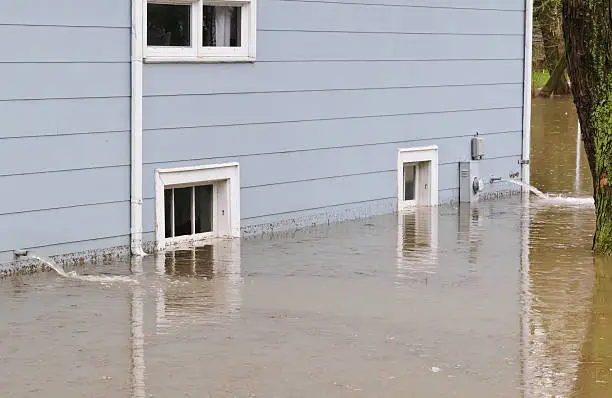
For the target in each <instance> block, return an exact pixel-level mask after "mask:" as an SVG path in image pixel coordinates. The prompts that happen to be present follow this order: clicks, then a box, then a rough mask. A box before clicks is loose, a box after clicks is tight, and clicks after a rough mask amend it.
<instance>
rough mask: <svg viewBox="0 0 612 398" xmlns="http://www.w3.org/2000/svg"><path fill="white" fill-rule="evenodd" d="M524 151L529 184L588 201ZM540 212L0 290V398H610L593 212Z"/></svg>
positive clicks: (509, 211) (304, 240) (368, 229)
mask: <svg viewBox="0 0 612 398" xmlns="http://www.w3.org/2000/svg"><path fill="white" fill-rule="evenodd" d="M562 105H563V104H561V105H558V106H562ZM537 106H538V104H537V103H536V110H537ZM555 106H557V105H555ZM535 117H536V119H537V117H538V116H537V111H536V116H535ZM555 120H556V119H555ZM559 120H560V121H561V122H559V121H557V122H555V123H557V124H556V125H552V126H549V129H550V130H555V129H560V127H559V125H561V124H562V122H563V120H564V119H561V118H559ZM568 125H571V122H568ZM555 126H557V127H555ZM538 131H540V133H538ZM543 131H545V130H544V128H540V130H538V128H536V129H535V130H534V134H536V138H535V140H534V144H537V143H538V142H539V141H538V139H539V138H538V137H537V134H543V133H542V132H543ZM559 141H562V140H560V139H556V140H555V145H561V143H560V142H559ZM567 141H568V142H567V143H566V146H567V148H565V151H566V152H567V151H569V150H570V149H568V148H570V146H571V148H575V142H574V141H573V139H568V140H567ZM560 149H563V148H561V147H560V148H557V150H560ZM533 152H534V156H536V158H535V159H534V161H533V163H534V167H536V166H535V165H536V164H539V165H538V166H537V167H538V172H535V173H534V177H535V178H532V182H533V183H534V185H536V186H537V187H538V188H541V189H542V190H543V191H544V192H554V193H562V194H564V195H572V196H582V197H585V196H588V195H589V192H588V189H585V187H587V188H588V186H589V183H582V182H581V181H582V180H581V179H580V178H578V179H577V178H576V174H575V173H574V174H572V173H571V172H573V171H575V170H576V168H574V167H569V166H568V167H565V168H564V169H563V168H559V167H558V166H557V164H556V163H555V164H554V165H553V164H550V165H549V164H548V163H546V161H545V160H544V159H543V158H541V157H537V156H542V154H541V153H539V152H538V150H534V151H533ZM563 156H565V155H563ZM571 158H572V161H574V160H575V158H574V157H571ZM564 159H565V158H564V157H562V158H560V159H558V161H560V162H562V161H564ZM568 159H569V157H568ZM581 161H582V160H581ZM571 166H573V165H571ZM548 167H550V168H554V169H555V170H557V171H556V173H557V174H555V177H554V179H552V180H551V179H550V178H549V177H547V176H550V175H549V174H548V172H546V170H547V168H548ZM580 167H582V166H581V163H579V167H578V170H579V171H580V172H581V173H582V171H581V170H582V169H581V168H580ZM559 170H561V171H559ZM563 170H565V173H566V175H561V174H559V173H562V172H563ZM568 170H569V171H568ZM539 176H544V177H542V178H543V179H540V177H539ZM547 178H549V179H547ZM577 180H578V183H577V184H576V181H577ZM555 184H556V187H558V189H556V190H555V189H552V188H554V187H555ZM545 202H546V201H539V200H537V199H535V198H533V199H532V200H530V201H525V200H524V199H522V198H520V197H514V198H511V199H508V200H501V201H495V202H483V203H480V204H479V205H477V206H464V205H462V206H460V207H458V208H450V207H440V208H439V209H419V210H416V211H414V212H407V213H405V214H402V215H400V216H381V217H375V218H372V219H369V220H367V221H360V222H348V223H342V224H337V225H333V226H331V227H321V228H317V229H310V230H304V231H299V232H294V233H287V234H286V235H282V234H281V235H280V236H276V237H274V238H269V237H261V238H256V239H250V240H245V241H242V242H235V241H234V242H221V243H218V244H215V245H212V246H206V247H202V248H197V249H193V250H183V251H176V252H168V253H166V254H163V255H159V256H148V257H145V258H144V259H142V260H138V259H135V260H134V262H133V263H131V264H128V263H124V264H107V265H104V266H100V267H97V268H93V267H87V268H84V269H78V270H76V271H78V274H79V275H84V274H90V275H95V274H103V275H107V276H108V275H111V274H121V275H126V274H131V275H132V276H131V277H132V278H134V279H136V280H138V281H139V282H140V283H139V284H126V283H107V284H103V285H100V284H95V283H92V282H91V281H82V280H76V279H64V278H60V277H57V276H56V275H55V274H53V273H40V274H36V275H31V276H20V277H12V278H9V279H4V280H0V300H1V301H2V303H3V305H2V306H0V318H1V319H3V321H4V322H3V324H1V325H0V366H1V368H2V372H0V395H2V396H11V394H13V396H18V397H26V396H40V395H41V394H44V395H45V396H88V397H89V396H113V397H121V396H125V397H128V396H133V397H149V396H157V397H178V396H211V397H233V396H239V397H249V396H262V397H273V396H279V397H287V396H298V397H305V396H309V397H310V396H313V397H323V396H330V397H345V396H346V397H355V396H357V397H378V396H380V397H400V396H401V397H404V396H417V397H447V396H457V397H552V396H557V397H560V396H563V397H610V396H612V395H611V394H610V391H611V390H610V384H609V383H610V382H612V381H611V380H610V374H612V371H611V370H610V369H612V363H610V361H611V358H612V344H611V341H610V339H612V337H611V336H612V313H611V312H612V309H611V308H612V307H611V305H610V299H611V298H612V282H610V281H611V280H612V279H611V276H612V263H610V264H608V263H605V262H603V260H597V261H594V259H593V257H592V256H591V252H590V245H591V240H592V226H593V222H594V220H593V210H592V208H590V207H588V206H587V207H584V206H567V205H558V204H552V203H545Z"/></svg>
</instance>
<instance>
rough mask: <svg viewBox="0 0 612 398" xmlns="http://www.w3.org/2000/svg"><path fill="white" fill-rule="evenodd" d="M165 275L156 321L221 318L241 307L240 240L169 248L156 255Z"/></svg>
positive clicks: (170, 323) (159, 323)
mask: <svg viewBox="0 0 612 398" xmlns="http://www.w3.org/2000/svg"><path fill="white" fill-rule="evenodd" d="M156 268H157V273H158V275H160V276H162V275H163V276H165V279H164V283H163V284H162V285H161V286H160V287H159V288H158V289H157V295H156V318H157V319H156V325H157V328H158V330H159V328H168V327H173V326H176V325H178V324H188V323H201V322H217V321H219V319H222V318H227V317H228V316H229V315H231V314H232V313H235V312H236V311H238V310H239V309H240V304H241V295H240V289H241V283H242V277H241V275H240V241H239V240H237V239H234V240H221V241H217V242H215V243H213V244H210V245H206V246H202V247H196V248H189V249H185V250H176V251H171V252H166V253H165V254H164V255H160V256H158V257H157V258H156Z"/></svg>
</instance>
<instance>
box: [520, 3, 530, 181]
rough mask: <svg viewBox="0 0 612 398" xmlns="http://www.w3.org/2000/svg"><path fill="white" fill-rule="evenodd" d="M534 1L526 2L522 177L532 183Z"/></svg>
mask: <svg viewBox="0 0 612 398" xmlns="http://www.w3.org/2000/svg"><path fill="white" fill-rule="evenodd" d="M532 45H533V0H525V67H524V71H523V150H522V156H521V175H522V176H523V182H524V183H525V184H529V183H530V175H529V173H530V170H529V158H530V156H531V153H530V144H531V62H532V58H533V52H532Z"/></svg>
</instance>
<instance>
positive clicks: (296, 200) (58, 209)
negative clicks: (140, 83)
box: [0, 0, 524, 263]
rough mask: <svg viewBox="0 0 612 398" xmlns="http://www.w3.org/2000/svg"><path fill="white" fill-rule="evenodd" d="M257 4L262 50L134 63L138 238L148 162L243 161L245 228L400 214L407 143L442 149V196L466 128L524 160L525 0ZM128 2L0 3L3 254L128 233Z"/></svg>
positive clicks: (149, 180)
mask: <svg viewBox="0 0 612 398" xmlns="http://www.w3.org/2000/svg"><path fill="white" fill-rule="evenodd" d="M258 5H259V9H258V31H257V61H256V62H255V63H253V64H249V63H240V64H232V63H226V64H177V63H169V64H146V65H145V66H144V100H143V106H144V109H143V111H144V112H143V116H144V119H143V123H144V132H143V157H144V164H143V176H144V179H143V184H144V187H143V190H144V209H143V221H144V231H145V240H149V241H150V240H152V239H153V234H154V207H155V199H154V187H153V183H154V180H153V176H154V171H155V169H156V168H166V167H180V166H189V165H202V164H212V163H221V162H227V161H238V162H240V165H241V185H242V187H241V207H242V208H241V214H242V218H243V219H242V225H243V226H244V227H245V228H249V227H251V226H256V225H261V224H264V223H276V222H281V221H286V220H290V219H293V218H296V217H306V218H307V217H311V216H314V215H318V214H328V215H329V214H336V215H338V216H337V217H336V218H343V217H350V216H351V215H352V214H357V213H356V212H355V209H358V208H362V209H364V211H365V212H370V213H376V212H384V211H389V210H391V209H393V208H394V206H395V197H396V194H395V190H396V178H395V173H396V171H395V167H396V164H395V162H396V151H397V148H400V147H410V146H423V145H429V144H436V145H438V146H439V156H440V168H439V179H440V186H439V189H440V193H439V195H440V200H441V201H442V202H446V201H450V200H452V199H456V198H457V195H458V193H457V192H458V186H457V185H458V181H457V180H458V178H457V162H458V161H459V160H464V159H467V158H468V157H469V149H470V147H469V142H470V138H471V136H472V135H473V134H474V133H475V132H476V131H478V132H479V133H480V135H481V136H483V137H484V139H485V150H486V159H485V160H483V161H482V163H481V170H482V171H483V174H489V173H491V174H499V175H507V174H508V173H509V172H514V171H517V170H519V167H518V162H517V161H518V160H519V159H520V154H521V136H522V98H523V96H522V94H523V47H524V32H523V29H524V1H523V0H329V1H327V0H259V2H258ZM32 10H35V12H33V11H32ZM130 10H131V8H130V0H104V1H98V0H55V1H53V2H50V1H48V0H30V1H27V2H24V1H10V2H9V1H6V2H2V3H1V4H0V35H1V37H4V38H10V40H8V39H5V40H2V41H0V76H4V77H5V79H4V81H3V84H2V87H1V88H0V120H1V124H0V127H1V128H0V198H2V199H1V201H0V263H3V262H7V261H10V260H12V250H13V249H16V248H29V249H33V250H35V251H36V252H38V253H40V254H43V255H47V254H60V253H62V254H63V253H73V252H79V251H83V250H90V249H102V248H108V247H115V246H120V245H127V244H128V243H129V233H130V105H131V104H130V57H131V56H130V44H131V41H130V27H131V16H130Z"/></svg>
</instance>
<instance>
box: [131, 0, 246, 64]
mask: <svg viewBox="0 0 612 398" xmlns="http://www.w3.org/2000/svg"><path fill="white" fill-rule="evenodd" d="M142 1H144V12H143V31H144V33H143V36H144V40H143V46H144V49H143V50H144V55H145V57H144V61H145V62H149V63H165V62H203V63H206V62H255V55H256V35H257V0H142ZM149 4H183V5H191V29H190V32H191V47H171V46H149V45H147V42H148V38H147V34H148V29H147V6H148V5H149ZM204 5H207V6H227V7H242V9H241V12H240V23H241V26H240V40H241V46H240V47H204V46H202V18H203V6H204Z"/></svg>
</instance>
